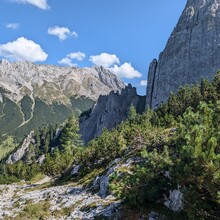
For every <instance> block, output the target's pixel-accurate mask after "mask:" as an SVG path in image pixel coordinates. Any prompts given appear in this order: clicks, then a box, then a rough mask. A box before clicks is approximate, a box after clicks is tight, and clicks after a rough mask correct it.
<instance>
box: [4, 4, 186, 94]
mask: <svg viewBox="0 0 220 220" xmlns="http://www.w3.org/2000/svg"><path fill="white" fill-rule="evenodd" d="M185 4H186V0H166V1H165V0H0V59H3V58H5V59H8V60H10V61H12V62H14V61H22V60H24V61H30V62H34V63H41V64H53V65H62V66H78V67H91V66H95V65H102V66H104V67H106V68H109V69H110V70H111V71H112V72H114V73H115V74H116V75H118V76H119V77H120V78H121V79H122V80H123V81H124V82H125V83H131V84H132V85H133V86H135V87H136V88H137V91H138V93H139V94H140V95H144V94H145V93H146V84H147V73H148V66H149V63H150V62H151V61H152V60H153V59H154V58H158V57H159V53H160V52H162V50H163V49H164V47H165V45H166V42H167V40H168V38H169V36H170V34H171V32H172V30H173V29H174V27H175V25H176V23H177V21H178V19H179V16H180V15H181V12H182V11H183V8H184V6H185Z"/></svg>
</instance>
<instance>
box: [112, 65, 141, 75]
mask: <svg viewBox="0 0 220 220" xmlns="http://www.w3.org/2000/svg"><path fill="white" fill-rule="evenodd" d="M109 69H110V70H111V71H112V72H113V73H115V74H116V75H118V76H120V77H121V78H127V79H133V78H140V77H141V76H142V75H141V73H139V72H138V71H137V70H135V69H134V67H132V65H131V64H130V63H124V64H122V65H121V66H117V65H114V66H113V67H111V68H109Z"/></svg>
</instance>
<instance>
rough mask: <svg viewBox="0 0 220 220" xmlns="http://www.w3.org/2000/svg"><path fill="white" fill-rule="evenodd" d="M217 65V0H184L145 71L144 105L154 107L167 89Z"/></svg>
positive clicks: (211, 72) (209, 74)
mask: <svg viewBox="0 0 220 220" xmlns="http://www.w3.org/2000/svg"><path fill="white" fill-rule="evenodd" d="M218 69H220V0H188V1H187V4H186V7H185V9H184V11H183V13H182V15H181V17H180V19H179V22H178V23H177V26H176V27H175V29H174V31H173V33H172V34H171V37H170V38H169V40H168V42H167V45H166V47H165V49H164V51H163V52H162V53H161V54H160V56H159V60H158V61H157V60H154V61H153V62H152V63H151V65H150V67H149V73H148V88H147V98H146V102H147V106H149V107H151V108H156V107H157V106H158V105H159V104H161V103H162V102H165V101H166V100H167V98H168V96H169V94H170V92H171V91H172V92H176V91H177V89H178V88H179V87H180V86H183V85H184V84H193V83H196V82H198V81H200V79H201V78H202V77H205V78H208V79H211V78H212V77H213V75H214V74H215V73H216V71H217V70H218Z"/></svg>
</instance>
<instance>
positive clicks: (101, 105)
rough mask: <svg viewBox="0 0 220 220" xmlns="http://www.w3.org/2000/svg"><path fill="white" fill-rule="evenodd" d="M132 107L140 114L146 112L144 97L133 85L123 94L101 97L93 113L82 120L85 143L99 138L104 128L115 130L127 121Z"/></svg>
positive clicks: (116, 93)
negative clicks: (138, 93)
mask: <svg viewBox="0 0 220 220" xmlns="http://www.w3.org/2000/svg"><path fill="white" fill-rule="evenodd" d="M144 99H145V97H144ZM132 105H133V106H134V107H135V108H136V110H137V111H138V112H139V113H142V112H143V111H144V105H145V102H144V101H143V97H141V96H139V95H137V91H136V88H135V87H132V85H131V84H128V86H126V87H125V88H124V89H122V90H121V93H119V92H114V91H112V92H110V93H109V94H108V95H101V96H100V97H99V99H98V101H97V103H96V105H95V106H94V107H93V109H91V112H87V114H84V115H83V116H82V117H81V118H80V133H81V134H82V139H83V141H84V143H86V144H87V143H88V142H89V141H91V140H92V139H94V138H96V137H98V136H99V135H100V134H101V133H102V131H103V129H104V128H107V129H108V130H110V129H113V128H115V127H116V126H117V125H118V124H120V123H121V122H122V121H124V120H126V119H127V117H128V114H129V111H130V107H131V106H132Z"/></svg>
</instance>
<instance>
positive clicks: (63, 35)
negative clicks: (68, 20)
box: [47, 26, 79, 40]
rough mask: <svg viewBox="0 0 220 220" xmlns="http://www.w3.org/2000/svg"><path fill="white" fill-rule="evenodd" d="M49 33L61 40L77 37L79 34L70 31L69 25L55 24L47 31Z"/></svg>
mask: <svg viewBox="0 0 220 220" xmlns="http://www.w3.org/2000/svg"><path fill="white" fill-rule="evenodd" d="M47 33H48V34H50V35H54V36H57V37H58V38H59V39H60V40H66V39H67V38H68V37H71V36H73V37H75V38H77V37H78V36H79V35H78V34H77V33H76V32H75V31H73V32H72V31H70V29H69V28H67V27H59V26H54V27H50V28H49V29H48V31H47Z"/></svg>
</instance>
